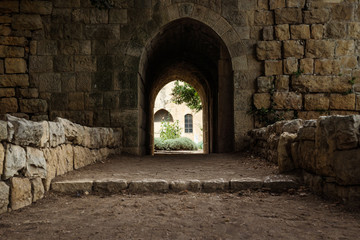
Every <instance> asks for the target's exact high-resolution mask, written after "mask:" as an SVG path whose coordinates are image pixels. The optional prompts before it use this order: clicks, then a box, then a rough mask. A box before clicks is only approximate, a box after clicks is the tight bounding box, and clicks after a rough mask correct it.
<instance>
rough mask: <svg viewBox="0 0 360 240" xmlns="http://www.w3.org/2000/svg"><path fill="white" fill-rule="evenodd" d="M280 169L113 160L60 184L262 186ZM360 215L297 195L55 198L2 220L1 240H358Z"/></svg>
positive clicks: (230, 161) (181, 159)
mask: <svg viewBox="0 0 360 240" xmlns="http://www.w3.org/2000/svg"><path fill="white" fill-rule="evenodd" d="M276 173H277V167H276V166H275V165H274V164H272V163H268V162H266V161H265V160H263V159H260V158H256V157H254V156H251V155H249V154H212V155H199V154H196V155H182V154H179V155H167V154H165V155H158V156H155V157H151V156H148V157H134V156H115V157H112V158H110V159H108V160H106V161H105V162H104V163H98V164H95V165H92V166H88V167H85V168H83V169H80V170H76V171H73V172H71V173H69V174H67V175H66V176H63V177H60V179H61V178H63V179H82V178H93V179H99V178H107V177H114V176H115V177H119V178H123V179H127V180H137V179H144V178H158V179H166V180H172V179H174V180H175V179H183V180H186V179H199V180H206V179H217V178H224V179H225V180H229V179H232V178H237V177H255V178H261V177H264V176H267V175H271V174H276ZM359 235H360V212H359V211H358V210H357V211H349V210H346V209H345V208H344V207H343V206H341V205H337V204H336V203H334V202H329V201H325V200H322V199H320V198H318V197H317V196H314V195H312V194H310V193H309V192H307V191H306V189H304V188H300V190H298V191H291V194H290V192H289V193H284V194H281V195H276V194H271V193H268V192H260V191H259V192H250V191H244V192H240V193H239V192H237V193H218V194H216V193H211V194H207V193H190V192H182V193H179V194H148V195H130V194H128V193H126V192H124V193H123V194H119V195H110V196H109V195H80V196H79V195H74V196H67V195H56V194H54V193H51V192H50V193H48V194H47V195H46V197H45V198H44V199H42V200H40V201H38V202H36V203H34V204H33V205H31V206H28V207H25V208H23V209H20V210H18V211H13V212H10V213H6V214H2V215H0V240H2V239H7V240H11V239H16V240H17V239H36V240H41V239H359Z"/></svg>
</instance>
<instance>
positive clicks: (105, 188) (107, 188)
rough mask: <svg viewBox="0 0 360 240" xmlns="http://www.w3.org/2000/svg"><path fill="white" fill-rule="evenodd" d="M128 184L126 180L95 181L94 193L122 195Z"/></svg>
mask: <svg viewBox="0 0 360 240" xmlns="http://www.w3.org/2000/svg"><path fill="white" fill-rule="evenodd" d="M127 187H128V183H127V181H126V180H124V179H111V178H110V179H101V180H96V181H94V186H93V188H94V191H95V192H100V193H121V192H122V191H124V190H126V189H127Z"/></svg>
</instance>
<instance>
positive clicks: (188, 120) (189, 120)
mask: <svg viewBox="0 0 360 240" xmlns="http://www.w3.org/2000/svg"><path fill="white" fill-rule="evenodd" d="M192 132H193V117H192V115H191V114H186V115H185V133H192Z"/></svg>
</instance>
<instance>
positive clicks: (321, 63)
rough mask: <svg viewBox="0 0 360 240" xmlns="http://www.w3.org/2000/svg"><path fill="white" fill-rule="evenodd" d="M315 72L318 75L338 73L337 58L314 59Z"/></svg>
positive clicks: (338, 63) (338, 64)
mask: <svg viewBox="0 0 360 240" xmlns="http://www.w3.org/2000/svg"><path fill="white" fill-rule="evenodd" d="M315 73H316V74H319V75H339V73H340V62H339V61H338V60H329V59H316V60H315Z"/></svg>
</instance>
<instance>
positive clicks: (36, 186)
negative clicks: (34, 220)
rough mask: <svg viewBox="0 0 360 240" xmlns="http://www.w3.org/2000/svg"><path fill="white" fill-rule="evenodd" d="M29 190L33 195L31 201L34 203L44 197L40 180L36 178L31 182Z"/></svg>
mask: <svg viewBox="0 0 360 240" xmlns="http://www.w3.org/2000/svg"><path fill="white" fill-rule="evenodd" d="M31 189H32V193H33V197H32V201H33V202H36V201H37V200H40V199H42V198H43V197H44V194H45V188H44V185H43V183H42V180H41V178H39V177H37V178H34V179H32V180H31Z"/></svg>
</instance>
